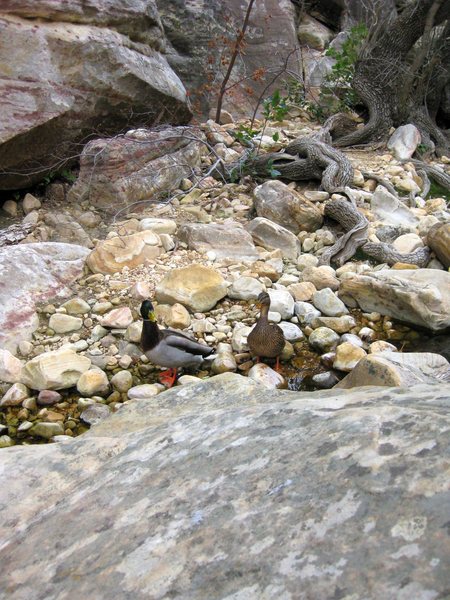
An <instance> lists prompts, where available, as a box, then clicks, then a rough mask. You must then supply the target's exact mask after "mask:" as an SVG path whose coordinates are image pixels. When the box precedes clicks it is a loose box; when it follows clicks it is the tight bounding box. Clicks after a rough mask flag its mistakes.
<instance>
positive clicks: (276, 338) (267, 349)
mask: <svg viewBox="0 0 450 600" xmlns="http://www.w3.org/2000/svg"><path fill="white" fill-rule="evenodd" d="M256 304H257V306H258V307H259V309H260V310H261V314H260V317H259V319H258V321H257V322H256V325H255V326H254V328H253V329H252V331H251V332H250V333H249V334H248V337H247V343H248V347H249V349H250V352H251V353H252V355H253V356H256V357H257V360H258V361H259V358H260V357H264V358H275V357H276V359H277V362H276V366H275V369H276V370H277V371H278V370H279V368H280V354H281V353H282V352H283V348H284V344H285V339H284V333H283V330H282V329H281V327H278V325H276V324H275V323H269V318H268V314H269V308H270V296H269V294H267V292H262V293H261V294H260V295H259V296H258V301H257V303H256Z"/></svg>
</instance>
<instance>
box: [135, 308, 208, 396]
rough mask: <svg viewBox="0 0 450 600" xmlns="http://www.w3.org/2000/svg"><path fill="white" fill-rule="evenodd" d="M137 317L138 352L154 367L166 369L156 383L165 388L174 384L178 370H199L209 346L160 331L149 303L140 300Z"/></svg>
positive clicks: (163, 330) (172, 330) (169, 330)
mask: <svg viewBox="0 0 450 600" xmlns="http://www.w3.org/2000/svg"><path fill="white" fill-rule="evenodd" d="M141 315H142V318H143V319H144V323H143V326H142V334H141V347H142V350H143V351H144V354H145V356H146V357H147V358H149V359H150V360H151V361H152V363H154V364H155V365H159V366H160V367H170V368H169V370H168V371H164V372H163V373H161V376H160V381H161V382H162V383H164V384H167V385H168V387H172V386H173V384H174V383H175V380H176V378H177V369H178V367H200V365H201V364H202V362H203V360H204V358H205V357H206V356H209V355H210V354H211V353H212V352H213V349H212V348H210V347H209V346H205V345H203V344H199V343H198V342H196V341H195V340H193V339H192V338H190V337H188V336H187V335H185V334H184V333H182V332H181V331H177V330H176V329H160V328H159V327H158V325H157V323H156V316H155V311H154V308H153V304H152V303H151V302H150V300H144V302H143V303H142V304H141Z"/></svg>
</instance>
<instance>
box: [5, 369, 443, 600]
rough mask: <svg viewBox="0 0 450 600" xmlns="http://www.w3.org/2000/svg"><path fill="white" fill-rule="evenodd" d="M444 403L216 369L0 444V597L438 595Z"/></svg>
mask: <svg viewBox="0 0 450 600" xmlns="http://www.w3.org/2000/svg"><path fill="white" fill-rule="evenodd" d="M449 406H450V385H447V384H442V386H440V385H433V386H427V385H420V386H417V387H415V388H413V389H405V388H377V387H373V388H369V387H366V388H359V389H356V390H354V391H349V390H342V391H340V390H329V391H321V392H317V393H298V392H289V391H277V390H268V389H266V388H264V387H263V386H261V385H259V384H257V383H255V382H252V381H250V380H249V379H247V378H244V377H242V376H240V375H235V374H229V373H227V374H224V375H220V376H217V377H215V378H212V379H210V380H209V381H207V382H201V383H198V384H195V383H194V384H191V385H189V386H183V387H179V388H174V389H173V390H171V391H168V392H163V393H161V394H159V395H157V396H154V397H148V398H145V399H142V400H134V401H133V402H132V403H130V404H129V405H128V406H125V407H124V408H122V409H121V410H120V411H119V412H118V413H116V414H115V415H113V416H112V417H110V418H107V419H105V420H104V421H103V422H102V423H100V424H99V425H97V426H95V427H93V428H92V429H91V431H90V432H89V433H87V434H85V435H83V436H80V437H79V438H76V439H74V440H70V441H67V442H66V441H64V442H61V443H59V444H50V445H42V446H34V447H15V448H5V449H2V450H1V461H0V474H1V478H2V481H3V482H8V485H2V487H1V491H0V504H1V508H2V519H1V522H0V532H1V539H2V544H1V546H0V547H1V548H2V549H1V550H0V562H1V564H2V569H1V572H0V589H1V590H2V594H4V597H7V598H8V599H10V600H18V599H22V598H30V599H31V598H32V599H43V598H52V599H53V598H54V599H56V598H70V599H71V600H74V599H81V598H83V599H85V598H92V599H94V598H95V599H100V598H127V597H133V598H137V599H145V600H149V599H152V600H153V599H157V598H161V599H162V598H183V599H188V598H196V599H205V600H214V599H217V600H218V599H225V598H227V599H231V598H233V599H237V598H239V599H242V598H250V599H252V598H258V599H259V598H264V599H269V598H270V599H272V598H283V599H295V598H302V597H303V598H336V597H347V598H355V599H356V598H358V599H359V598H361V599H362V598H374V599H375V598H377V599H378V598H439V597H444V596H445V594H446V593H447V590H448V582H449V579H448V573H449V572H450V571H449V568H450V536H449V535H448V523H449V506H450V492H449V489H448V480H449V478H448V436H449V430H450V417H449V412H448V409H449ZM445 461H447V462H445ZM446 464H447V467H446ZM446 469H447V471H446ZM300 590H301V593H300Z"/></svg>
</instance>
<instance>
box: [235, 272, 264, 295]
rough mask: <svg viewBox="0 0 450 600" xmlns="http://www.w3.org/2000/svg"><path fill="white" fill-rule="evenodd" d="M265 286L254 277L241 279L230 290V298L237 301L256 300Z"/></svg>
mask: <svg viewBox="0 0 450 600" xmlns="http://www.w3.org/2000/svg"><path fill="white" fill-rule="evenodd" d="M264 291H265V286H264V285H263V284H262V283H261V282H260V281H258V280H257V279H255V278H254V277H239V278H238V279H236V281H234V282H233V283H232V284H231V286H230V287H229V288H228V296H229V297H230V298H233V299H235V300H256V298H258V296H259V294H261V292H264Z"/></svg>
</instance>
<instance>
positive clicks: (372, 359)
mask: <svg viewBox="0 0 450 600" xmlns="http://www.w3.org/2000/svg"><path fill="white" fill-rule="evenodd" d="M449 379H450V364H449V363H448V361H447V360H446V359H445V358H444V357H443V356H441V355H440V354H432V353H431V352H382V353H379V354H369V355H368V356H366V357H365V358H364V359H363V360H360V361H359V363H358V364H357V365H356V367H355V368H354V369H353V371H352V372H351V373H349V375H347V376H346V377H344V379H342V381H340V382H339V383H338V384H337V385H336V386H335V387H337V388H343V389H349V388H352V387H359V386H364V385H385V386H389V387H391V386H401V387H405V388H407V387H411V386H413V385H417V384H419V383H441V384H442V383H443V382H444V381H448V380H449Z"/></svg>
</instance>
